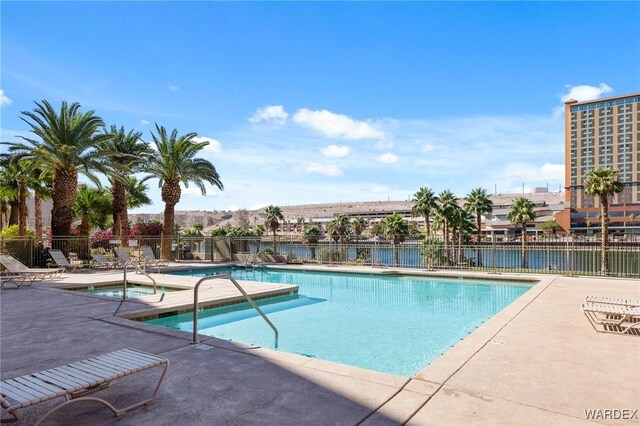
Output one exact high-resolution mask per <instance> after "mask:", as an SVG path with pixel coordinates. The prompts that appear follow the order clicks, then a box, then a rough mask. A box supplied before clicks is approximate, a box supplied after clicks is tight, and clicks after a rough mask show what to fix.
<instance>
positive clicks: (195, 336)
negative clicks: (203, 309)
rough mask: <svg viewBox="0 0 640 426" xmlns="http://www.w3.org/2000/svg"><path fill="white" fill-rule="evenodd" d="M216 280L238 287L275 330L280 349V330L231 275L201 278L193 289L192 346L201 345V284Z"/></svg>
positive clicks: (276, 343) (276, 344) (276, 345)
mask: <svg viewBox="0 0 640 426" xmlns="http://www.w3.org/2000/svg"><path fill="white" fill-rule="evenodd" d="M215 279H228V280H230V281H231V282H232V283H233V285H235V286H236V288H237V289H238V290H239V291H240V293H242V295H243V296H244V298H245V299H246V300H247V302H249V304H250V305H251V306H252V307H253V309H255V310H256V312H258V314H260V316H261V317H262V319H264V320H265V321H266V322H267V324H268V325H269V327H271V328H272V329H273V332H274V334H275V348H276V349H278V329H277V328H276V326H275V325H273V323H272V322H271V320H270V319H269V318H267V316H266V315H265V314H264V312H262V309H260V307H259V306H258V305H257V304H256V302H254V301H253V299H252V298H251V296H249V294H247V292H246V291H244V289H243V288H242V286H241V285H240V284H239V283H238V281H236V279H235V278H233V277H232V276H231V275H229V274H220V275H210V276H208V277H203V278H201V279H200V280H199V281H198V282H197V283H196V286H195V288H194V289H193V339H192V341H191V343H192V344H195V343H199V342H198V290H199V288H200V284H202V283H203V282H204V281H208V280H215Z"/></svg>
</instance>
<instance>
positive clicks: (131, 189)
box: [124, 177, 151, 227]
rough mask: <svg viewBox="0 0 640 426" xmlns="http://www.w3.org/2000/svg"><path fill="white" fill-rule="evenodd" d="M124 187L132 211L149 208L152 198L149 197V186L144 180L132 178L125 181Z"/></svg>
mask: <svg viewBox="0 0 640 426" xmlns="http://www.w3.org/2000/svg"><path fill="white" fill-rule="evenodd" d="M124 186H125V189H126V192H127V206H128V207H129V208H130V209H136V208H138V207H142V206H148V205H149V204H151V198H149V196H148V195H147V191H149V185H147V184H146V183H145V181H144V180H138V179H137V178H135V177H130V178H128V179H127V180H126V181H125V185H124ZM127 220H128V219H127ZM128 226H129V223H127V227H128Z"/></svg>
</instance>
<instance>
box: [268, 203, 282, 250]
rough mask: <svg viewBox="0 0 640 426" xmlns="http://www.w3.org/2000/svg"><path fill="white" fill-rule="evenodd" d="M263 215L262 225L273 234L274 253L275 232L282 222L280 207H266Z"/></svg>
mask: <svg viewBox="0 0 640 426" xmlns="http://www.w3.org/2000/svg"><path fill="white" fill-rule="evenodd" d="M265 213H266V216H265V218H264V224H265V226H266V227H267V229H270V230H271V232H273V252H274V253H276V231H277V230H278V228H279V227H280V221H281V220H284V216H283V215H282V210H281V209H280V207H278V206H274V205H270V206H268V207H267V209H266V210H265Z"/></svg>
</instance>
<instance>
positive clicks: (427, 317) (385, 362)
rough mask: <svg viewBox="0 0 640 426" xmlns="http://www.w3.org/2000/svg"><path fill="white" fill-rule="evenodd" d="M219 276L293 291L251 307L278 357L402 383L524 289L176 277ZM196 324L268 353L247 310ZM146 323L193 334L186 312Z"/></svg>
mask: <svg viewBox="0 0 640 426" xmlns="http://www.w3.org/2000/svg"><path fill="white" fill-rule="evenodd" d="M220 273H230V274H232V275H233V276H234V277H236V278H237V279H241V280H251V281H263V282H270V283H286V284H297V285H299V294H298V295H293V296H283V297H278V298H270V299H264V300H259V301H258V304H259V305H260V306H261V308H262V309H263V311H264V312H265V314H266V315H267V316H268V317H269V319H270V320H271V321H272V322H273V323H274V324H275V326H276V327H277V328H278V330H279V333H280V339H279V347H278V349H279V350H281V351H286V352H292V353H297V354H301V355H305V356H309V357H317V358H322V359H326V360H331V361H336V362H340V363H343V364H349V365H354V366H358V367H363V368H368V369H371V370H376V371H382V372H386V373H391V374H396V375H400V376H407V377H408V376H411V375H413V374H415V373H417V372H418V371H420V370H421V369H422V368H424V367H425V366H426V365H427V364H429V363H430V362H432V361H433V360H434V359H436V358H437V357H438V356H440V355H441V354H442V353H444V352H445V351H447V350H448V349H449V348H450V347H451V346H453V345H454V344H455V343H457V342H458V341H459V340H461V339H462V338H464V337H465V336H466V335H467V334H469V333H471V332H472V331H473V330H474V329H475V328H477V327H478V326H480V325H481V324H482V323H483V322H485V321H486V320H487V319H488V318H490V317H492V316H493V315H495V314H496V313H497V312H499V311H500V310H502V309H503V308H504V307H505V306H507V305H509V304H510V303H511V302H512V301H513V300H515V299H516V298H518V297H519V296H521V295H522V294H524V293H525V292H526V291H527V290H528V289H529V288H531V284H523V283H517V282H503V281H501V282H499V283H491V282H487V281H480V280H478V281H474V280H467V279H464V280H462V279H442V278H429V277H417V276H381V275H373V274H345V273H319V272H309V271H288V270H273V269H255V270H251V269H247V270H245V269H242V268H234V269H229V268H226V269H223V268H220V269H209V270H199V271H193V272H180V273H177V274H178V275H192V276H205V275H212V274H220ZM214 283H215V281H214V282H211V284H212V285H215V284H214ZM198 318H199V327H198V332H199V333H200V334H205V335H209V336H215V337H218V338H221V339H226V340H232V341H238V342H243V343H249V344H255V345H259V346H262V347H270V348H273V347H274V333H273V330H271V328H269V326H268V325H267V324H266V323H265V321H264V320H263V319H262V318H260V317H259V316H258V314H257V313H256V312H255V311H254V310H253V309H251V308H250V306H249V305H248V303H243V304H239V305H232V306H225V307H222V308H213V309H206V310H204V311H202V312H201V313H200V314H199V317H198ZM145 322H147V323H150V324H155V325H161V326H164V327H169V328H172V329H178V330H184V331H193V329H192V314H191V313H186V314H180V315H176V316H170V317H164V318H158V319H153V320H148V321H145Z"/></svg>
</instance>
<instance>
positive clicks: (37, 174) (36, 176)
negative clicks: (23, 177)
mask: <svg viewBox="0 0 640 426" xmlns="http://www.w3.org/2000/svg"><path fill="white" fill-rule="evenodd" d="M32 172H33V173H32V179H31V180H30V181H29V182H30V183H29V187H30V189H31V190H32V191H33V214H34V218H35V224H34V229H35V235H36V243H39V242H41V241H42V201H43V200H49V199H50V198H51V187H52V186H53V171H52V170H51V169H49V168H47V167H44V166H43V165H41V164H37V163H36V164H34V168H33V170H32Z"/></svg>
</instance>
